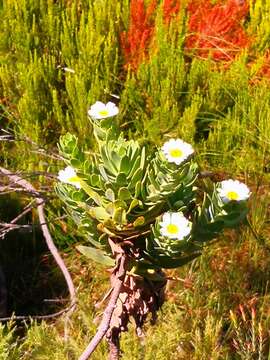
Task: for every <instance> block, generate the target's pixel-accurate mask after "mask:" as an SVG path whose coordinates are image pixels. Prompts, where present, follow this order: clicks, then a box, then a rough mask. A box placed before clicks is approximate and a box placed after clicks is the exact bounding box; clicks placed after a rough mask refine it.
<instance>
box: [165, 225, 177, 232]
mask: <svg viewBox="0 0 270 360" xmlns="http://www.w3.org/2000/svg"><path fill="white" fill-rule="evenodd" d="M167 231H168V233H169V234H172V235H174V234H177V233H178V226H176V225H174V224H169V225H167Z"/></svg>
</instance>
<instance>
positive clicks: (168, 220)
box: [159, 212, 192, 240]
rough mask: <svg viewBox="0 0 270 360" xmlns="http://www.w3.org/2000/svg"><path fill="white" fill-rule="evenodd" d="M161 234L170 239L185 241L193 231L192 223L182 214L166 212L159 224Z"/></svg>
mask: <svg viewBox="0 0 270 360" xmlns="http://www.w3.org/2000/svg"><path fill="white" fill-rule="evenodd" d="M159 225H160V233H161V235H163V236H166V237H168V238H170V239H178V240H183V239H184V238H185V237H186V236H187V235H189V233H190V231H191V225H192V224H191V222H190V221H188V220H187V219H186V218H185V216H184V215H183V214H182V213H179V212H175V213H173V212H172V213H171V212H166V213H165V214H164V215H163V216H162V221H161V222H160V223H159Z"/></svg>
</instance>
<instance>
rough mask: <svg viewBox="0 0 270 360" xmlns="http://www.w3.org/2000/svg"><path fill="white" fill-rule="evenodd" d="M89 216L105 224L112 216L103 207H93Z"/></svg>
mask: <svg viewBox="0 0 270 360" xmlns="http://www.w3.org/2000/svg"><path fill="white" fill-rule="evenodd" d="M89 214H90V215H91V216H92V217H93V218H95V219H97V220H98V221H99V222H103V221H106V220H108V219H109V218H110V217H111V216H110V215H109V214H108V213H107V211H106V210H105V209H104V208H103V207H100V206H98V207H91V208H90V210H89Z"/></svg>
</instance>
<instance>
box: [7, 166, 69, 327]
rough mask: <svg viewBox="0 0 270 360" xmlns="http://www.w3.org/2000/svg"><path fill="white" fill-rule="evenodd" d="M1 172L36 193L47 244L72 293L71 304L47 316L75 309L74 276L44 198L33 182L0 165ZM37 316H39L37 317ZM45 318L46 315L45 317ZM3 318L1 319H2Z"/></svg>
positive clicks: (13, 181) (41, 224) (15, 182)
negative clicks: (50, 223)
mask: <svg viewBox="0 0 270 360" xmlns="http://www.w3.org/2000/svg"><path fill="white" fill-rule="evenodd" d="M0 173H2V174H3V175H5V176H7V178H8V179H9V180H10V181H11V182H12V183H14V184H16V185H19V186H20V187H22V188H24V189H26V190H27V191H29V192H31V193H32V194H35V195H36V199H35V200H36V203H37V211H38V217H39V222H40V226H41V229H42V232H43V235H44V238H45V241H46V244H47V246H48V249H49V250H50V252H51V254H52V256H53V258H54V260H55V262H56V263H57V265H58V266H59V268H60V270H61V271H62V274H63V276H64V278H65V281H66V284H67V287H68V291H69V295H70V302H71V304H70V306H69V307H68V308H67V309H64V310H62V311H60V312H58V313H55V314H56V315H55V314H54V315H47V317H51V316H57V315H61V314H62V313H65V312H71V311H73V310H74V309H75V306H76V291H75V287H74V284H73V281H72V278H71V276H70V273H69V271H68V269H67V267H66V265H65V263H64V261H63V259H62V258H61V256H60V254H59V252H58V250H57V248H56V246H55V245H54V242H53V239H52V237H51V234H50V231H49V228H48V226H47V222H46V218H45V213H44V199H43V198H42V197H41V196H40V194H39V192H37V190H36V189H35V188H34V187H33V186H32V184H30V183H29V182H28V181H26V180H25V179H22V178H21V177H20V176H19V175H17V174H14V173H12V172H10V171H9V170H7V169H4V168H2V167H0ZM36 318H37V317H36ZM43 318H44V317H43ZM0 320H1V319H0Z"/></svg>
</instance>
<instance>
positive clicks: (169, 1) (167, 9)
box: [163, 0, 180, 24]
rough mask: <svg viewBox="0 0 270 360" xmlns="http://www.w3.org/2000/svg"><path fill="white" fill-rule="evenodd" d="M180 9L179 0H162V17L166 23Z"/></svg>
mask: <svg viewBox="0 0 270 360" xmlns="http://www.w3.org/2000/svg"><path fill="white" fill-rule="evenodd" d="M179 10H180V0H164V1H163V18H164V21H165V23H166V24H168V23H169V22H170V21H171V19H172V17H174V16H175V15H177V14H178V12H179Z"/></svg>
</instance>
